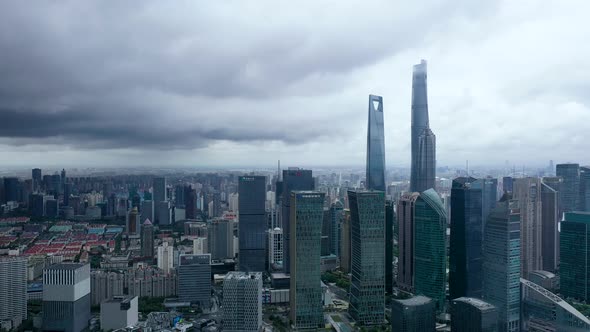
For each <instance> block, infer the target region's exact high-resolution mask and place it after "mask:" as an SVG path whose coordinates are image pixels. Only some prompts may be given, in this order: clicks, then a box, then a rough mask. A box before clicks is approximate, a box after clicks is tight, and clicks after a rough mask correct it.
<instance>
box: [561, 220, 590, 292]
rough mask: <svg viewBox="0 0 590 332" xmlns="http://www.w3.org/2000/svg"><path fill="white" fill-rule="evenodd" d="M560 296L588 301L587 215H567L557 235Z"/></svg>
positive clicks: (589, 231) (589, 238)
mask: <svg viewBox="0 0 590 332" xmlns="http://www.w3.org/2000/svg"><path fill="white" fill-rule="evenodd" d="M559 245H560V258H559V260H560V262H559V264H560V265H559V276H560V286H561V294H562V295H563V296H564V297H566V298H567V297H571V298H575V299H578V300H581V301H585V302H588V301H590V287H588V284H589V281H590V280H589V276H590V264H588V261H587V257H588V255H589V254H590V212H566V213H565V220H564V221H562V222H561V232H560V233H559Z"/></svg>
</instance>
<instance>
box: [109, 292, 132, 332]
mask: <svg viewBox="0 0 590 332" xmlns="http://www.w3.org/2000/svg"><path fill="white" fill-rule="evenodd" d="M138 309H139V308H138V298H137V296H117V297H114V298H112V299H109V300H107V301H104V302H102V303H101V304H100V328H101V330H103V331H114V330H119V329H124V328H126V327H128V326H133V325H136V324H137V321H138V320H139V312H138Z"/></svg>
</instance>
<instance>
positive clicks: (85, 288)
mask: <svg viewBox="0 0 590 332" xmlns="http://www.w3.org/2000/svg"><path fill="white" fill-rule="evenodd" d="M90 317H91V316H90V264H81V263H61V264H54V265H52V266H50V267H48V268H46V269H45V270H44V271H43V331H64V332H79V331H83V330H85V329H86V328H88V321H89V320H90Z"/></svg>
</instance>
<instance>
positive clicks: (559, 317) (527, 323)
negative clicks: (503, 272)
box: [520, 278, 590, 332]
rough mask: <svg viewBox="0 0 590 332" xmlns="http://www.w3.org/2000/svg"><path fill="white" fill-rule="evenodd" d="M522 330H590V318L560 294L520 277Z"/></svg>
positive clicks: (578, 331)
mask: <svg viewBox="0 0 590 332" xmlns="http://www.w3.org/2000/svg"><path fill="white" fill-rule="evenodd" d="M520 290H521V308H522V321H521V325H522V331H559V332H580V331H590V319H588V318H587V317H586V316H584V315H582V313H580V312H579V311H578V310H576V309H575V308H574V307H572V306H571V305H570V304H569V303H567V302H566V301H564V300H563V299H561V298H560V297H559V296H557V295H555V294H553V293H551V292H550V291H549V290H547V289H545V288H543V287H542V286H540V285H538V284H535V283H534V282H531V281H529V280H526V279H522V278H521V279H520Z"/></svg>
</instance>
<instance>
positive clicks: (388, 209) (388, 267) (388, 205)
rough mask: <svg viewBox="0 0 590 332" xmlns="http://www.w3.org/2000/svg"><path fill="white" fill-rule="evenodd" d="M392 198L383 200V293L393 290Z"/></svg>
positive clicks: (393, 217)
mask: <svg viewBox="0 0 590 332" xmlns="http://www.w3.org/2000/svg"><path fill="white" fill-rule="evenodd" d="M393 205H394V202H393V201H392V200H387V201H385V293H386V294H391V293H392V292H393V244H394V243H393V233H394V229H393V224H394V220H395V211H394V209H393Z"/></svg>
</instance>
